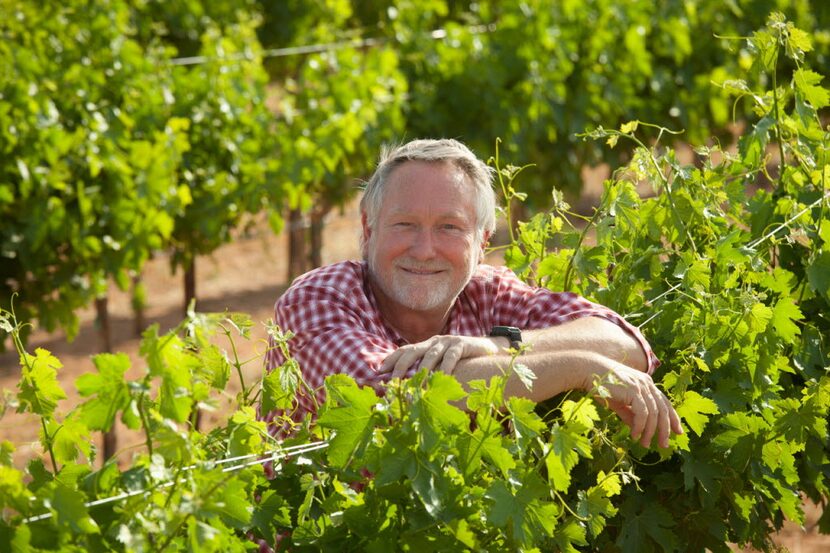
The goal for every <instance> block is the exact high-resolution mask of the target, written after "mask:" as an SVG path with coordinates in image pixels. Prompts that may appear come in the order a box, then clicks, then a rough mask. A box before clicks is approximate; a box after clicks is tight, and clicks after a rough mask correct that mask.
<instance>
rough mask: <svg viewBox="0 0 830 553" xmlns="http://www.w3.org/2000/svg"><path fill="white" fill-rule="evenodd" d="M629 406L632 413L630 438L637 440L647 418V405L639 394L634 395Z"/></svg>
mask: <svg viewBox="0 0 830 553" xmlns="http://www.w3.org/2000/svg"><path fill="white" fill-rule="evenodd" d="M630 407H631V411H632V412H633V414H634V420H633V421H631V438H632V439H634V440H639V439H640V437H641V436H642V434H643V429H644V428H645V426H646V421H647V420H648V407H647V406H646V403H645V401H644V400H643V398H642V396H640V395H639V394H637V395H635V396H634V399H633V401H632V402H631V406H630Z"/></svg>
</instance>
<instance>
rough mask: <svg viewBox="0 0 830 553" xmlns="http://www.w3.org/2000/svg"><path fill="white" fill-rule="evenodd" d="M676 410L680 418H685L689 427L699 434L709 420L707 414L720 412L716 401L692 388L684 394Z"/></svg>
mask: <svg viewBox="0 0 830 553" xmlns="http://www.w3.org/2000/svg"><path fill="white" fill-rule="evenodd" d="M676 410H677V414H678V415H680V418H681V419H683V420H685V421H686V424H688V425H689V428H691V429H692V431H693V432H694V433H695V434H697V435H698V436H700V435H702V434H703V429H704V428H705V427H706V423H708V422H709V417H708V416H707V415H716V414H717V413H719V412H720V411H719V410H718V406H717V404H716V403H715V402H714V401H712V400H711V399H709V398H706V397H703V396H701V395H700V394H698V393H697V392H695V391H692V390H689V391H687V392H686V393H685V394H683V401H682V402H681V403H680V405H678V406H677V408H676Z"/></svg>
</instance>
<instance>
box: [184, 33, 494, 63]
mask: <svg viewBox="0 0 830 553" xmlns="http://www.w3.org/2000/svg"><path fill="white" fill-rule="evenodd" d="M495 29H496V26H495V25H494V24H492V23H490V24H489V25H475V26H472V27H468V28H467V30H469V31H470V32H471V33H473V34H480V33H489V32H492V31H494V30H495ZM429 37H430V38H431V39H433V40H440V39H442V38H446V37H447V31H446V30H444V29H435V30H434V31H431V32H430V33H429ZM386 41H387V40H386V39H383V38H362V39H355V40H343V41H340V42H324V43H321V44H308V45H305V46H289V47H286V48H272V49H269V50H264V51H263V52H262V55H261V56H260V57H262V58H281V57H287V56H298V55H303V54H319V53H321V52H328V51H330V50H340V49H342V48H350V47H351V48H367V47H371V46H378V45H380V44H383V43H385V42H386ZM252 58H253V56H252V55H251V54H250V53H248V52H239V53H236V54H232V55H230V56H224V57H222V58H217V59H222V60H226V61H238V60H250V59H252ZM210 60H211V58H210V57H208V56H188V57H184V58H174V59H171V60H170V63H171V64H172V65H199V64H200V63H207V62H208V61H210Z"/></svg>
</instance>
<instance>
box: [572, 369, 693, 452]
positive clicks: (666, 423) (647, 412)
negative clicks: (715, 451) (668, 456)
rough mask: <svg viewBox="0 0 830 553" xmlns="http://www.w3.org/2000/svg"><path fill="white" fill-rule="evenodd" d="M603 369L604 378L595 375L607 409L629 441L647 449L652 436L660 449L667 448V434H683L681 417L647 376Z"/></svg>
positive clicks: (620, 370)
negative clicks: (628, 431)
mask: <svg viewBox="0 0 830 553" xmlns="http://www.w3.org/2000/svg"><path fill="white" fill-rule="evenodd" d="M606 366H608V370H607V372H605V374H597V376H598V377H599V384H600V385H601V386H602V387H603V388H605V389H606V390H607V391H608V393H609V394H610V397H608V398H605V402H606V405H607V406H608V407H609V408H610V409H611V410H612V411H614V412H615V413H616V414H617V415H618V416H619V417H620V419H622V421H623V422H624V423H625V424H627V425H628V426H629V427H630V428H631V437H632V438H634V439H635V440H639V441H640V444H641V445H642V446H643V447H649V446H650V444H651V440H652V438H653V437H654V435H655V433H656V435H657V443H658V444H659V445H660V447H664V448H665V447H669V435H670V433H671V432H674V433H675V434H682V433H683V427H682V426H681V425H680V417H679V416H678V415H677V412H676V411H675V410H674V407H672V405H671V402H669V399H668V398H667V397H666V396H665V394H663V392H661V391H660V390H659V389H658V388H657V386H655V384H654V381H653V380H652V379H651V376H649V375H648V374H646V373H643V372H640V371H638V370H635V369H632V368H631V367H627V366H625V365H622V364H620V363H616V362H613V361H611V362H610V363H608V364H606ZM590 386H591V384H589V385H587V386H586V388H589V387H590ZM597 399H598V401H600V402H602V401H603V398H597Z"/></svg>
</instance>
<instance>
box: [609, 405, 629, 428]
mask: <svg viewBox="0 0 830 553" xmlns="http://www.w3.org/2000/svg"><path fill="white" fill-rule="evenodd" d="M605 401H606V405H607V406H608V408H609V409H611V410H612V411H614V413H616V415H617V416H618V417H620V420H621V421H623V423H624V424H626V425H627V426H628V427H629V428H631V426H632V425H633V424H634V412H633V411H632V410H631V407H629V406H628V405H626V404H624V403H622V402H620V401H617V400H615V399H607V400H605Z"/></svg>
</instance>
